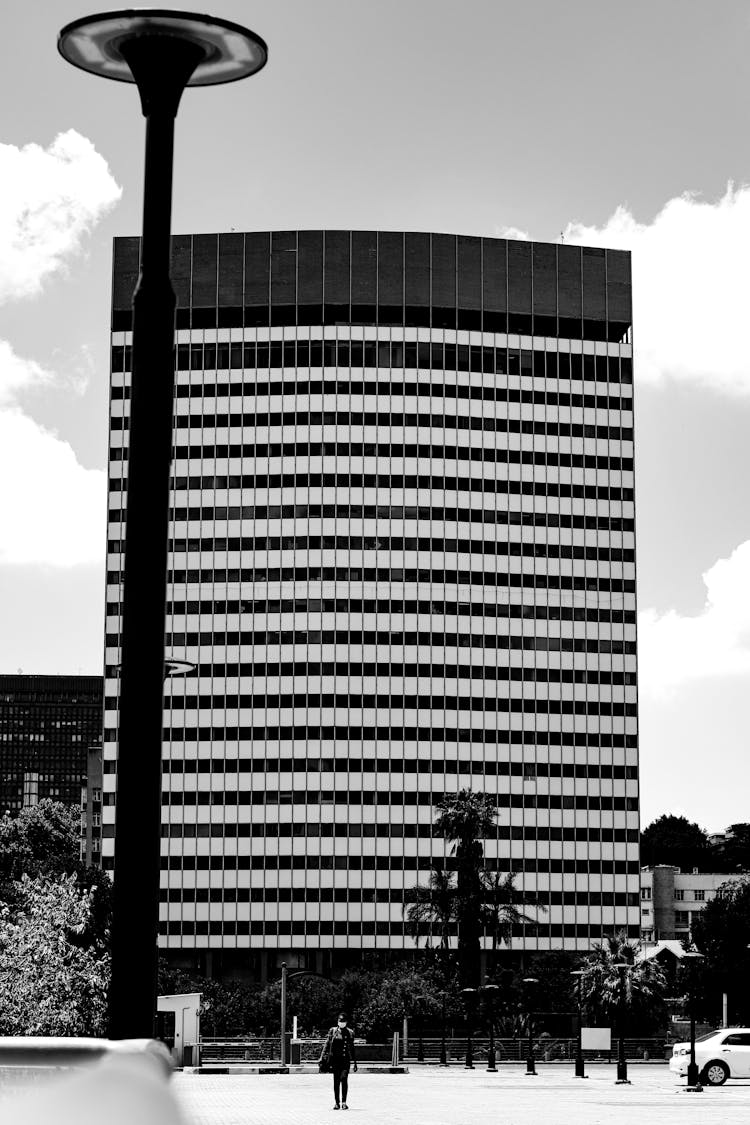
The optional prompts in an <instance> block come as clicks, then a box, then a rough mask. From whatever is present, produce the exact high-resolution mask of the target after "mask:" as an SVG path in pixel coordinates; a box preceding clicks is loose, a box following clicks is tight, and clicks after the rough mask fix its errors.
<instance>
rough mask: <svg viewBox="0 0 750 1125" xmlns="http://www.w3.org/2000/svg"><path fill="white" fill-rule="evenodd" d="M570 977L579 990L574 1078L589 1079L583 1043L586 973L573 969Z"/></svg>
mask: <svg viewBox="0 0 750 1125" xmlns="http://www.w3.org/2000/svg"><path fill="white" fill-rule="evenodd" d="M570 975H571V976H572V977H575V978H576V980H577V982H578V983H577V988H576V992H577V998H578V1034H577V1035H576V1062H575V1074H574V1077H575V1078H588V1075H587V1074H586V1067H585V1065H584V1061H583V1042H582V1030H583V1002H582V999H581V986H582V983H583V977H584V976H585V975H586V972H585V970H584V969H573V971H572V972H571V974H570Z"/></svg>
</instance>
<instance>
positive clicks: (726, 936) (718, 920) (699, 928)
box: [692, 875, 750, 1019]
mask: <svg viewBox="0 0 750 1125" xmlns="http://www.w3.org/2000/svg"><path fill="white" fill-rule="evenodd" d="M693 917H694V921H693V931H692V932H693V941H694V942H695V944H696V946H697V948H698V950H699V951H700V952H701V953H702V954H703V955H704V957H705V958H706V964H705V969H706V975H707V978H708V980H707V982H706V983H707V985H709V986H710V985H713V987H714V989H716V990H721V991H724V992H726V993H727V994H728V995H729V997H730V1003H732V1005H733V1008H734V1011H733V1012H732V1013H731V1016H730V1018H735V1019H750V983H749V982H748V977H750V951H749V950H748V948H747V947H748V945H750V875H743V876H742V877H741V878H739V879H733V880H732V881H731V882H726V883H722V884H721V885H720V886H719V887H717V889H716V894H715V896H714V897H713V898H712V899H711V900H710V902H707V903H706V905H705V907H704V908H703V910H701V912H700V914H698V917H697V918H696V917H695V916H693Z"/></svg>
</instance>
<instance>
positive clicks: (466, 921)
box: [435, 789, 497, 988]
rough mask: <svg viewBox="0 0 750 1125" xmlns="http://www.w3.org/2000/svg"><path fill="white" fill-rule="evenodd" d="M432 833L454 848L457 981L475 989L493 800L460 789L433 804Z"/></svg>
mask: <svg viewBox="0 0 750 1125" xmlns="http://www.w3.org/2000/svg"><path fill="white" fill-rule="evenodd" d="M436 808H437V810H438V816H437V818H436V820H435V831H436V832H437V834H438V835H440V836H442V837H443V838H444V839H445V840H447V841H448V843H450V844H452V845H453V848H452V851H453V852H454V853H455V856H456V923H457V927H458V978H459V984H460V986H461V987H462V988H467V987H471V988H476V987H477V985H478V984H479V978H480V938H481V935H482V909H483V895H482V879H481V871H482V869H483V866H484V849H483V847H482V843H481V841H482V840H483V839H484V838H485V837H486V836H487V835H489V833H490V831H492V830H493V829H494V827H495V818H496V816H497V808H496V805H495V798H494V797H491V796H488V795H487V794H486V793H475V792H474V791H473V790H471V789H461V790H460V791H459V792H458V793H456V794H455V795H453V796H449V795H448V794H446V795H445V796H444V797H442V798H441V799H440V800H439V801H437V802H436Z"/></svg>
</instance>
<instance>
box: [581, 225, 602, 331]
mask: <svg viewBox="0 0 750 1125" xmlns="http://www.w3.org/2000/svg"><path fill="white" fill-rule="evenodd" d="M582 262H583V319H584V321H586V322H587V323H586V327H585V332H584V335H585V336H586V337H587V338H588V339H604V338H605V335H606V331H605V324H604V321H605V319H606V316H607V300H606V297H607V293H606V272H605V265H606V259H605V252H604V250H600V249H598V248H596V247H592V246H584V247H583V249H582ZM597 325H600V327H599V328H598V329H597V327H595V326H597Z"/></svg>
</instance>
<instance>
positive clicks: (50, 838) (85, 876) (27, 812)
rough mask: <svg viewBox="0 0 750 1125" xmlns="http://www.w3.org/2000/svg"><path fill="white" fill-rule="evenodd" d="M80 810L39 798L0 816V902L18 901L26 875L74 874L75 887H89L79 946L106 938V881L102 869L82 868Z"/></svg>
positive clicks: (108, 885)
mask: <svg viewBox="0 0 750 1125" xmlns="http://www.w3.org/2000/svg"><path fill="white" fill-rule="evenodd" d="M80 815H81V814H80V810H79V809H77V808H73V807H72V806H69V805H64V804H62V803H61V802H60V801H50V800H48V799H46V798H45V799H44V800H42V801H40V802H39V803H38V804H37V805H31V806H29V807H28V808H25V809H22V810H21V812H20V813H19V814H18V816H14V817H12V816H10V815H9V814H8V813H6V814H5V815H4V816H2V817H0V902H1V903H6V904H7V905H8V906H10V907H11V909H15V908H16V907H18V906H19V903H18V894H19V891H18V888H19V886H20V880H21V878H22V876H24V875H28V876H29V877H30V878H31V879H36V878H40V877H41V878H53V879H54V878H58V877H59V876H62V875H75V877H76V880H77V883H78V886H79V888H82V889H86V890H88V891H92V892H94V893H93V894H91V896H90V908H91V909H90V911H89V914H88V916H87V917H88V921H87V924H86V929H85V931H84V932H82V933H81V934H79V935H78V941H79V944H80V945H82V946H86V945H96V944H98V943H101V942H106V941H108V939H109V926H110V920H111V913H112V882H111V880H110V878H109V876H108V875H107V873H106V871H102V870H101V868H99V867H87V866H86V865H85V864H84V863H82V862H81V859H80Z"/></svg>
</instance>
